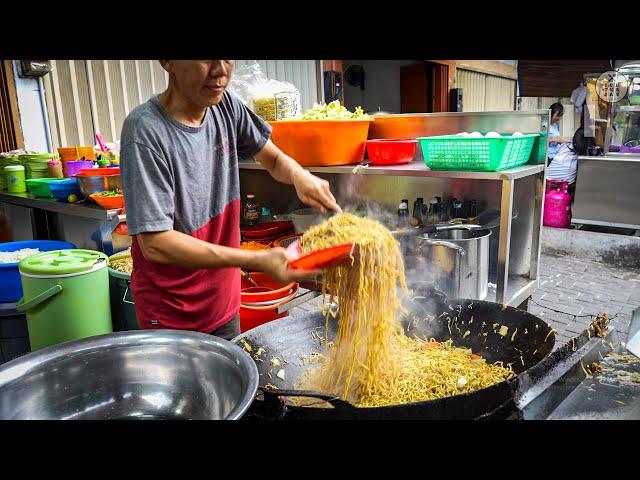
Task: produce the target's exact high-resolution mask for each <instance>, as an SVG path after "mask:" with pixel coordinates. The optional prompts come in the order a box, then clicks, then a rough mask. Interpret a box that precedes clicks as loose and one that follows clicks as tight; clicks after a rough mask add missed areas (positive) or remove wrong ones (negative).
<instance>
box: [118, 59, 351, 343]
mask: <svg viewBox="0 0 640 480" xmlns="http://www.w3.org/2000/svg"><path fill="white" fill-rule="evenodd" d="M160 64H161V65H162V67H163V68H164V69H165V70H166V71H167V72H168V74H169V85H168V87H167V89H166V90H165V91H164V92H163V93H161V94H160V95H156V96H154V97H152V98H151V99H150V100H149V101H147V102H146V103H144V104H142V105H140V106H138V107H137V108H135V109H134V110H133V111H132V112H131V113H130V114H129V116H128V117H127V118H126V120H125V122H124V125H123V127H122V135H121V141H120V143H121V147H120V163H121V173H122V185H123V189H124V194H125V202H126V212H127V225H128V228H129V234H130V235H132V236H133V239H132V247H131V254H132V257H133V262H134V265H135V268H134V270H133V273H132V282H131V288H132V291H133V295H134V298H135V307H136V315H137V317H138V323H139V326H140V328H143V329H148V328H174V329H183V330H195V331H199V332H205V333H212V334H214V335H217V336H220V337H223V338H227V339H230V338H233V337H234V336H236V335H238V334H239V333H240V330H239V316H238V311H239V307H240V269H244V270H248V271H264V272H266V273H268V274H270V275H271V276H272V277H274V278H276V279H277V280H279V281H281V282H283V283H288V282H291V281H299V280H302V279H306V278H309V276H310V274H309V273H302V272H299V271H294V270H291V269H289V268H288V267H287V262H288V258H287V255H286V252H285V250H284V249H282V248H273V249H268V250H262V251H244V250H240V248H239V247H240V209H241V202H240V182H239V172H238V158H239V157H240V158H247V157H254V158H255V159H256V160H257V161H259V162H260V163H261V164H262V165H263V166H264V167H265V169H266V170H267V171H268V172H269V174H270V175H271V176H272V177H273V178H274V179H276V180H277V181H279V182H281V183H285V184H289V185H293V186H294V187H295V189H296V193H297V194H298V197H299V198H300V200H301V201H302V202H303V203H305V204H307V205H309V206H312V207H317V208H319V209H320V210H321V211H322V212H323V213H325V212H326V211H328V210H332V211H336V212H340V211H341V210H340V207H339V206H338V204H337V203H336V200H335V198H334V196H333V195H332V193H331V191H330V189H329V183H328V182H326V181H325V180H322V179H320V178H318V177H315V176H314V175H312V174H311V173H309V172H308V171H307V170H305V169H304V168H302V167H301V166H300V165H299V164H298V163H297V162H296V161H295V160H293V159H292V158H291V157H289V156H287V155H285V154H284V153H283V152H282V151H280V149H278V147H276V146H275V145H274V144H273V143H272V142H271V140H270V139H269V138H270V135H271V127H270V126H269V125H268V124H267V123H265V122H264V121H263V120H262V119H261V118H259V117H258V116H257V115H255V114H254V113H253V112H252V111H251V110H249V109H248V108H247V107H246V106H245V105H244V104H243V103H242V102H241V101H240V100H238V98H236V97H235V96H234V95H232V94H231V93H229V92H227V91H225V88H226V86H227V85H228V83H229V80H230V78H231V74H232V72H233V67H234V61H233V60H184V61H178V60H161V61H160ZM315 273H318V272H315Z"/></svg>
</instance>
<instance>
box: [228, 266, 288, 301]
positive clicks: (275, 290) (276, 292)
mask: <svg viewBox="0 0 640 480" xmlns="http://www.w3.org/2000/svg"><path fill="white" fill-rule="evenodd" d="M249 277H250V278H251V279H252V280H253V281H254V282H256V284H257V285H258V287H262V288H264V289H265V290H262V291H258V290H257V289H256V286H255V285H254V284H252V283H251V282H250V281H249V280H248V279H247V278H243V279H242V281H241V284H240V289H241V290H240V302H242V303H255V302H268V301H273V300H281V299H283V298H285V297H288V296H289V295H291V291H292V290H294V289H296V288H297V287H298V284H297V283H293V282H292V283H289V284H288V285H283V284H282V283H280V282H278V281H277V280H274V279H273V278H271V277H270V276H269V275H267V274H266V273H262V272H252V273H250V274H249Z"/></svg>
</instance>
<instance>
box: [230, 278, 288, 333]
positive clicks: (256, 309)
mask: <svg viewBox="0 0 640 480" xmlns="http://www.w3.org/2000/svg"><path fill="white" fill-rule="evenodd" d="M299 289H300V287H299V286H298V284H297V283H296V284H295V288H294V289H293V292H292V293H291V294H290V295H288V296H286V297H285V298H283V299H282V300H280V301H279V302H277V303H275V304H273V305H266V306H252V305H248V304H245V303H241V304H240V332H241V333H244V332H246V331H247V330H251V329H252V328H255V327H258V326H260V325H263V324H265V323H268V322H271V321H273V320H276V319H278V318H283V317H286V316H288V315H289V312H283V313H280V314H279V313H278V307H280V306H281V305H284V304H285V303H287V302H290V301H291V300H293V299H294V298H295V297H296V296H297V295H298V290H299Z"/></svg>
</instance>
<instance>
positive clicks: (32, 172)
mask: <svg viewBox="0 0 640 480" xmlns="http://www.w3.org/2000/svg"><path fill="white" fill-rule="evenodd" d="M52 158H56V155H55V154H53V153H32V154H31V153H28V154H24V155H20V156H19V159H20V163H21V164H22V165H23V166H24V171H25V177H26V178H47V177H48V176H49V167H48V166H47V162H49V161H50V160H51V159H52Z"/></svg>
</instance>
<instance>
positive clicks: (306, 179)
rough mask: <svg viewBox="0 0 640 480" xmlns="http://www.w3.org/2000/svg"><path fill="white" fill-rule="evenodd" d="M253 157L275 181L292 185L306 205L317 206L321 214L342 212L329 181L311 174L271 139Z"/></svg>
mask: <svg viewBox="0 0 640 480" xmlns="http://www.w3.org/2000/svg"><path fill="white" fill-rule="evenodd" d="M255 157H256V160H258V161H259V162H260V163H261V164H262V165H263V166H264V168H265V169H266V170H267V171H268V172H269V174H270V175H271V176H272V177H273V178H275V179H276V180H277V181H279V182H282V183H286V184H289V185H293V186H294V187H295V188H296V193H297V194H298V198H299V199H300V200H302V202H303V203H305V204H306V205H309V206H310V207H316V208H319V209H320V211H321V212H322V214H323V215H324V214H325V213H327V210H332V211H334V212H336V213H342V209H341V208H340V206H339V205H338V203H337V202H336V199H335V198H334V196H333V194H332V193H331V189H330V188H329V182H327V181H326V180H322V179H321V178H318V177H316V176H314V175H311V173H309V172H308V171H307V170H305V169H304V168H302V167H301V166H300V165H298V162H296V161H295V160H294V159H293V158H291V157H289V156H288V155H285V154H284V153H283V152H282V151H281V150H280V149H279V148H278V147H276V146H275V145H274V144H273V142H272V141H271V140H269V141H268V142H267V143H266V144H265V146H264V148H263V149H262V150H261V151H260V152H258V153H257V154H256V156H255Z"/></svg>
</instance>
